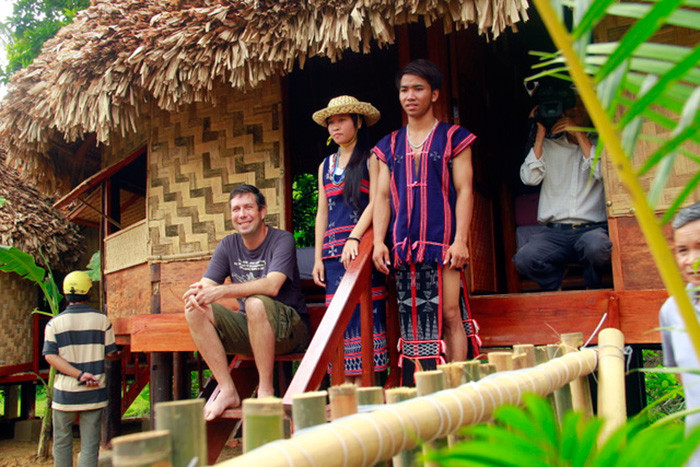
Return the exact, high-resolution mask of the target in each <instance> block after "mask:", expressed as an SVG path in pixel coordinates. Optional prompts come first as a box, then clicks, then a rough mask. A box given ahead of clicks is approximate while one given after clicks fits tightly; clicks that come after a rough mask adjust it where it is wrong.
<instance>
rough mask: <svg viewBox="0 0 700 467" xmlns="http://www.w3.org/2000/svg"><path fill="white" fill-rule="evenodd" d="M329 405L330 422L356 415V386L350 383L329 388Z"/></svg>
mask: <svg viewBox="0 0 700 467" xmlns="http://www.w3.org/2000/svg"><path fill="white" fill-rule="evenodd" d="M328 399H329V401H330V404H331V421H332V420H337V419H339V418H341V417H345V416H346V415H352V414H354V413H357V386H355V385H354V384H350V383H345V384H341V385H340V386H331V387H330V388H329V389H328Z"/></svg>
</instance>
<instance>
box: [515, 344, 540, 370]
mask: <svg viewBox="0 0 700 467" xmlns="http://www.w3.org/2000/svg"><path fill="white" fill-rule="evenodd" d="M513 355H514V356H520V355H525V363H524V366H522V367H521V368H532V367H533V366H535V365H537V360H536V358H535V346H534V345H532V344H516V345H514V346H513Z"/></svg>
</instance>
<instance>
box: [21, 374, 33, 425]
mask: <svg viewBox="0 0 700 467" xmlns="http://www.w3.org/2000/svg"><path fill="white" fill-rule="evenodd" d="M20 387H21V389H20V394H21V401H20V406H19V418H20V419H22V420H28V419H31V418H34V417H35V416H36V385H35V384H34V382H33V381H30V382H27V383H22V384H21V385H20Z"/></svg>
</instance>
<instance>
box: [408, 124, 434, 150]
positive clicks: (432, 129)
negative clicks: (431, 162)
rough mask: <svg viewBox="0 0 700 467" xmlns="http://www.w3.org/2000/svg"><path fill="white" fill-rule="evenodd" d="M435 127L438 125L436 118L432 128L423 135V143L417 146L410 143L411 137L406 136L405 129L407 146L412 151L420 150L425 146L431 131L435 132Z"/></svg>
mask: <svg viewBox="0 0 700 467" xmlns="http://www.w3.org/2000/svg"><path fill="white" fill-rule="evenodd" d="M437 125H438V119H437V118H436V119H435V123H434V124H433V127H432V128H431V129H430V131H429V132H428V134H427V135H425V138H423V141H421V142H420V143H419V144H413V142H412V141H411V137H410V136H408V128H407V129H406V139H407V140H408V145H409V146H411V147H412V148H413V149H420V148H421V147H422V146H423V145H424V144H425V142H426V141H427V140H428V138H429V137H430V135H431V134H432V133H433V131H435V128H437Z"/></svg>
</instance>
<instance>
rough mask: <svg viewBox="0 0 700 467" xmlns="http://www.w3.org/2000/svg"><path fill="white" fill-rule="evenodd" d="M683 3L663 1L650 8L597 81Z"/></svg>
mask: <svg viewBox="0 0 700 467" xmlns="http://www.w3.org/2000/svg"><path fill="white" fill-rule="evenodd" d="M681 2H682V0H661V1H659V2H658V3H656V4H655V5H653V6H652V7H651V8H649V9H648V14H647V15H646V16H644V17H643V18H641V19H640V20H639V21H637V22H636V23H634V25H633V26H632V27H631V28H630V29H629V30H628V31H627V33H626V34H625V35H624V37H623V38H622V40H621V41H620V45H619V47H617V48H616V49H615V51H614V52H613V53H612V54H611V55H610V58H609V60H608V61H607V62H606V63H605V64H604V65H603V66H602V67H601V69H600V70H599V71H598V73H597V74H596V77H595V80H596V81H600V80H602V79H603V78H605V77H606V76H607V75H608V74H609V73H610V72H612V71H613V70H614V69H615V68H617V67H618V66H619V65H620V64H621V63H622V62H623V61H624V60H626V59H627V58H628V57H629V56H630V55H631V54H632V52H633V51H634V50H635V49H636V48H637V47H638V46H639V44H641V43H642V42H644V41H646V40H647V39H649V38H650V37H651V36H652V35H653V34H654V33H655V32H656V31H657V30H658V29H659V28H660V27H661V26H662V25H663V24H664V20H665V19H666V17H668V16H669V15H670V14H671V12H673V10H674V9H675V8H676V7H678V5H679V4H680V3H681ZM615 6H616V5H613V6H611V8H609V9H608V13H610V10H613V9H614V8H615ZM610 14H614V13H610Z"/></svg>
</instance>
